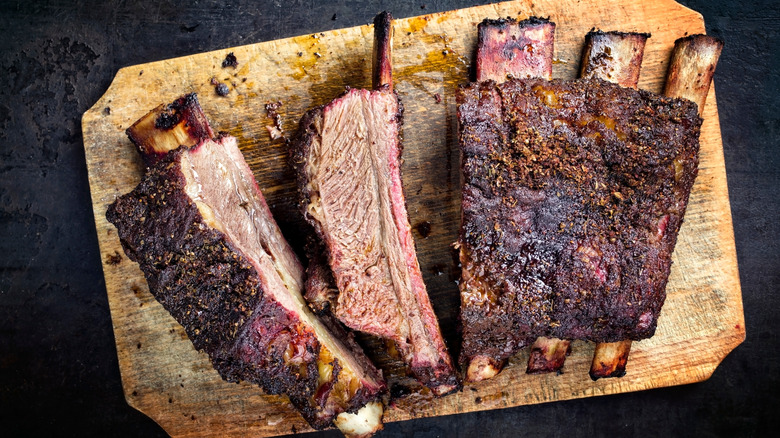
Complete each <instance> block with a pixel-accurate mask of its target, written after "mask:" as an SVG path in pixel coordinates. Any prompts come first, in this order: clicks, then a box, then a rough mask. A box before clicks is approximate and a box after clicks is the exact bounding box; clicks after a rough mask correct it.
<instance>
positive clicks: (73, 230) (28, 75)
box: [0, 0, 780, 437]
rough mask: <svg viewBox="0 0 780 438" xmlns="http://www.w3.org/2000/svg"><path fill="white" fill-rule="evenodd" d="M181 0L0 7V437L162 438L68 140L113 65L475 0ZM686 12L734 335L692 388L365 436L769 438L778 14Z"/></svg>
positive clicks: (777, 373)
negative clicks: (709, 109)
mask: <svg viewBox="0 0 780 438" xmlns="http://www.w3.org/2000/svg"><path fill="white" fill-rule="evenodd" d="M180 3H183V2H174V1H146V2H141V1H138V2H134V1H129V2H128V1H113V2H103V1H100V0H90V1H76V2H67V1H38V2H36V1H5V0H0V434H2V435H3V436H144V437H147V436H161V435H164V432H163V431H162V429H160V428H159V427H158V426H157V425H156V424H155V423H154V422H153V421H151V420H150V419H148V418H147V417H145V416H144V415H143V414H140V413H139V412H137V411H135V410H134V409H132V408H130V407H129V406H128V405H127V404H126V403H125V400H124V397H123V394H122V388H121V383H120V376H119V368H118V364H117V358H116V350H115V346H114V339H113V335H112V329H111V318H110V315H109V309H108V302H107V297H106V291H105V285H104V282H103V275H102V271H101V264H100V262H101V261H100V255H99V253H98V244H97V239H96V235H95V226H94V222H93V218H92V210H91V202H90V196H89V187H88V183H87V172H86V165H85V161H84V150H83V144H82V137H81V127H80V125H81V115H82V114H83V113H84V111H86V110H87V109H88V108H89V107H90V106H92V105H93V104H94V103H95V101H97V99H98V98H99V97H100V96H101V95H102V94H103V93H104V92H105V91H106V89H107V88H108V86H109V84H110V82H111V80H112V78H113V77H114V74H115V73H116V71H117V70H118V69H119V68H121V67H123V66H128V65H133V64H139V63H143V62H149V61H157V60H161V59H166V58H172V57H176V56H184V55H189V54H193V53H198V52H203V51H209V50H215V49H221V48H225V47H231V46H236V45H243V44H250V43H255V42H261V41H268V40H273V39H278V38H283V37H289V36H295V35H301V34H307V33H312V32H316V31H325V30H330V29H334V28H341V27H349V26H354V25H359V24H366V23H369V22H370V21H371V20H372V18H373V16H374V15H375V14H376V13H377V12H379V11H382V10H385V9H387V10H390V11H392V12H393V14H394V15H395V16H396V17H398V18H403V17H408V16H414V15H420V14H424V13H429V12H437V11H445V10H450V9H457V8H461V7H468V6H474V5H476V4H480V3H486V2H475V1H466V0H459V1H425V0H423V1H394V2H391V1H314V0H308V1H282V0H275V1H262V2H251V1H236V2H230V1H200V2H191V3H190V4H188V5H183V4H180ZM683 3H684V4H686V5H688V6H689V7H691V8H693V9H695V10H697V11H699V12H701V13H702V14H703V16H704V19H705V21H706V24H707V31H708V33H710V34H712V35H715V36H718V37H721V38H723V39H724V40H725V41H726V46H725V49H724V51H723V55H722V57H721V61H720V64H719V66H718V70H717V72H716V74H715V83H716V87H717V94H718V107H719V111H720V122H721V127H722V131H723V145H724V150H725V157H726V170H727V173H728V184H729V193H730V197H731V207H732V213H733V217H734V232H735V235H736V244H737V256H738V259H739V271H740V277H741V281H742V293H743V300H744V306H745V318H746V325H747V340H746V341H745V342H744V343H743V344H742V345H741V346H739V347H737V349H736V350H735V351H734V352H733V353H732V354H730V355H729V356H728V357H727V358H726V359H725V360H724V361H723V363H722V364H721V366H720V367H719V368H718V369H717V370H716V371H715V373H714V375H713V376H712V378H711V379H709V380H708V381H706V382H702V383H697V384H693V385H686V386H680V387H673V388H665V389H658V390H651V391H644V392H640V393H631V394H622V395H613V396H607V397H597V398H589V399H584V400H574V401H567V402H557V403H549V404H544V405H536V406H523V407H517V408H511V409H504V410H498V411H490V412H480V413H473V414H464V415H456V416H449V417H442V418H431V419H422V420H415V421H409V422H403V423H392V424H388V425H386V427H385V430H384V432H382V433H381V435H380V436H382V437H402V436H403V437H406V436H414V437H456V436H462V437H472V436H475V437H477V436H495V437H516V436H550V437H591V436H616V437H617V436H619V437H625V436H639V437H645V436H648V437H656V436H696V437H707V436H724V437H735V436H757V437H762V436H770V435H774V434H775V433H776V431H777V430H778V427H780V403H778V402H780V397H778V393H780V366H779V365H780V360H778V359H780V348H778V347H780V342H778V322H777V318H778V317H777V316H776V312H777V310H778V309H780V293H778V291H777V290H778V288H779V287H780V286H779V284H780V251H779V250H778V246H779V242H780V239H778V235H779V234H780V227H779V226H778V213H780V208H778V206H780V201H779V199H780V172H779V171H778V167H780V163H779V162H778V161H780V160H778V155H779V154H780V144H779V143H780V136H779V135H778V134H779V131H780V129H779V128H780V99H779V97H780V74H778V72H779V71H780V53H778V52H779V51H778V41H779V40H780V2H777V1H776V0H774V1H773V0H764V1H759V0H747V1H737V2H733V1H731V2H727V1H707V0H685V1H683ZM773 432H774V433H773ZM312 436H315V435H312ZM317 436H329V437H336V436H340V435H339V433H338V432H335V431H329V432H323V433H320V434H318V435H317Z"/></svg>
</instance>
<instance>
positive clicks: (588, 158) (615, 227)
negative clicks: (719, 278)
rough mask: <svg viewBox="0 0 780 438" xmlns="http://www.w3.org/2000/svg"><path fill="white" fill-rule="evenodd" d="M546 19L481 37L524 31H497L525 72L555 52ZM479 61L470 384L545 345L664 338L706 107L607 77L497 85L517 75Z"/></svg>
mask: <svg viewBox="0 0 780 438" xmlns="http://www.w3.org/2000/svg"><path fill="white" fill-rule="evenodd" d="M540 21H543V20H539V19H530V20H526V21H524V22H520V23H513V22H512V20H509V21H506V20H500V21H496V20H486V21H485V22H484V23H483V24H482V26H481V27H485V26H488V27H491V28H495V27H496V24H500V25H502V26H503V25H508V26H510V27H514V26H518V27H519V29H520V34H518V33H517V32H518V31H517V30H506V29H503V30H502V29H498V30H496V31H493V32H494V34H495V35H499V36H500V37H503V38H504V39H505V40H507V41H510V42H511V45H513V46H514V47H517V46H519V47H520V49H513V50H511V51H507V50H502V51H499V52H500V53H509V56H508V58H512V59H514V60H515V61H516V60H517V58H521V59H522V57H524V56H525V57H529V56H533V55H536V54H540V53H545V52H547V51H548V50H545V49H544V47H546V46H547V45H549V52H550V54H551V53H552V35H551V32H550V36H549V37H544V38H539V36H540V35H545V34H544V32H540V31H539V26H540ZM502 22H504V23H502ZM547 27H548V28H549V27H551V26H550V25H549V24H548V25H547ZM524 29H525V30H524ZM513 32H514V34H513ZM522 32H526V33H527V35H528V36H522V35H521V34H522ZM506 35H509V38H507V37H506ZM518 35H521V36H518ZM534 37H535V38H534ZM524 38H525V42H523V39H524ZM479 41H480V44H482V43H483V31H482V30H480V37H479ZM540 41H541V42H542V43H543V44H542V48H541V49H540V47H539V42H540ZM494 52H495V50H494ZM479 53H480V49H479V48H478V57H477V73H478V80H480V79H488V80H482V81H481V82H475V83H472V84H469V85H467V86H465V87H463V88H462V89H461V90H460V91H459V93H458V97H457V98H458V120H459V122H460V127H459V129H460V131H459V134H460V146H461V152H462V172H463V195H462V196H463V199H462V206H463V207H462V208H463V218H462V227H461V236H460V239H459V246H460V259H461V263H462V281H461V283H460V285H461V286H460V287H461V323H462V326H463V348H462V351H461V357H460V361H461V363H463V364H464V365H465V366H466V367H467V370H468V371H467V378H468V379H469V380H471V381H476V380H481V379H485V378H489V377H492V376H493V375H495V374H496V373H497V372H498V371H500V369H501V367H502V366H503V364H504V363H505V361H506V359H507V358H508V357H509V356H511V355H512V354H513V353H515V352H517V351H518V350H520V349H521V348H523V347H525V346H528V345H530V344H531V343H533V342H534V340H537V339H538V338H540V337H543V338H548V341H550V342H551V343H552V344H553V345H560V343H561V342H566V341H558V340H556V339H565V340H574V339H581V340H588V341H593V342H597V343H610V342H622V341H626V340H640V339H644V338H647V337H649V336H652V334H653V333H654V331H655V327H656V324H657V319H658V315H659V313H660V310H661V306H662V304H663V301H664V299H665V286H666V281H667V279H668V274H669V269H670V266H671V254H672V251H673V249H674V245H675V242H676V239H677V233H678V231H679V227H680V225H681V223H682V217H683V215H684V213H685V207H686V205H687V200H688V195H689V193H690V190H691V187H692V185H693V181H694V179H695V177H696V173H697V164H698V134H699V129H700V125H701V119H700V117H699V116H698V114H697V107H696V105H694V104H693V103H692V102H690V101H688V100H685V99H677V98H669V97H663V96H658V95H655V94H653V93H649V92H646V91H640V90H635V89H631V88H624V87H621V86H619V85H617V84H612V83H609V82H606V81H604V80H602V79H599V78H598V77H600V76H603V74H600V73H598V71H597V69H591V71H595V73H593V74H589V75H588V76H595V77H590V78H583V79H579V80H574V81H565V80H558V79H554V80H549V77H548V78H530V77H528V76H531V75H530V74H523V72H520V74H517V72H513V71H510V72H508V73H509V74H510V76H514V77H510V78H509V79H508V80H506V81H504V82H501V83H498V81H501V80H503V79H505V78H506V74H504V75H498V76H496V75H494V76H493V77H488V78H484V77H479V76H480V72H481V71H483V69H480V67H479V66H480V63H481V58H480V55H479ZM640 59H641V58H640ZM549 60H550V62H551V55H550V58H549ZM640 62H641V61H640ZM520 64H521V65H522V63H520ZM527 64H531V63H530V62H529V63H527ZM537 64H538V63H537ZM591 67H595V65H592V66H591ZM636 71H637V72H638V65H637V67H636ZM504 73H506V71H505V72H504ZM616 76H620V75H616ZM629 76H630V75H629ZM607 79H611V78H607ZM628 85H631V84H628ZM549 338H552V339H549ZM565 347H566V348H563V349H562V351H563V352H564V355H563V357H564V358H565V351H566V350H567V349H568V346H567V345H566V346H565ZM561 364H562V362H561ZM529 368H530V366H529Z"/></svg>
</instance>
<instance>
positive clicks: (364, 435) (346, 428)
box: [333, 402, 384, 438]
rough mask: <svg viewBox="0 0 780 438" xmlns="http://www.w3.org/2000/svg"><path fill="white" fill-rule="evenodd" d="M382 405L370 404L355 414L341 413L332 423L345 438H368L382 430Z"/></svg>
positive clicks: (378, 403) (377, 403)
mask: <svg viewBox="0 0 780 438" xmlns="http://www.w3.org/2000/svg"><path fill="white" fill-rule="evenodd" d="M383 413H384V410H383V408H382V403H380V402H371V403H368V404H366V405H365V406H363V407H362V408H360V409H359V410H358V411H357V412H356V413H354V414H351V413H349V412H342V413H341V414H339V416H338V417H336V419H335V420H334V421H333V423H334V424H335V425H336V427H337V428H338V429H339V430H340V431H341V433H343V434H344V436H346V437H347V438H368V437H370V436H371V435H373V434H375V433H376V432H378V431H379V430H381V429H382V427H383V426H382V415H383Z"/></svg>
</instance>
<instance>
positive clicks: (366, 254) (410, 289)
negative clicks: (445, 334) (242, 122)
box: [291, 86, 458, 395]
mask: <svg viewBox="0 0 780 438" xmlns="http://www.w3.org/2000/svg"><path fill="white" fill-rule="evenodd" d="M401 112H402V108H401V105H400V102H399V100H398V97H397V95H396V94H395V92H393V91H392V90H390V88H389V87H388V86H383V87H380V88H379V89H377V90H373V91H369V90H358V89H351V90H348V91H347V92H346V93H345V94H344V95H343V96H341V97H339V98H337V99H336V100H334V101H332V102H331V103H329V104H328V105H326V106H323V107H319V108H315V109H313V110H311V111H309V112H308V113H306V115H305V116H304V117H303V119H302V121H301V123H300V128H299V131H298V133H297V135H296V137H295V138H294V139H293V140H292V141H291V146H292V149H291V151H292V157H293V158H292V162H293V165H294V167H295V168H296V172H297V174H298V183H299V189H300V192H301V193H302V197H303V200H304V201H303V204H304V211H305V216H306V218H307V220H308V221H309V222H310V223H311V224H312V225H313V226H314V228H315V230H316V232H317V235H318V236H319V237H320V238H321V240H322V242H323V244H324V245H323V246H324V247H325V250H326V253H327V260H328V264H329V266H330V268H331V271H332V274H333V278H334V280H335V283H336V286H337V288H338V296H337V297H335V299H332V298H331V299H330V302H331V304H332V306H331V311H332V312H333V313H334V314H335V315H336V317H338V319H339V320H341V321H342V322H343V323H344V324H346V325H347V326H348V327H350V328H353V329H355V330H360V331H363V332H366V333H369V334H372V335H375V336H379V337H383V338H386V339H391V340H393V341H395V343H396V345H397V346H398V350H399V351H400V352H401V354H402V356H403V358H404V360H405V361H406V363H407V364H409V366H410V368H411V371H412V374H413V375H414V376H415V377H417V378H418V379H419V380H420V381H421V382H422V383H423V384H424V385H426V386H428V387H430V388H431V389H432V390H433V391H434V393H436V394H440V395H441V394H445V393H447V392H450V391H451V390H453V389H455V388H457V387H458V382H457V379H456V375H455V371H454V368H453V366H452V364H451V360H450V358H449V355H448V353H447V349H446V346H445V345H444V341H443V338H442V336H441V333H440V331H439V325H438V321H437V319H436V315H435V314H434V312H433V308H432V306H431V303H430V300H429V298H428V293H427V291H426V288H425V285H424V284H423V279H422V274H421V272H420V267H419V264H418V262H417V256H416V253H415V248H414V242H413V241H412V236H411V229H410V226H409V220H408V218H407V215H406V205H405V200H404V195H403V187H402V184H401V177H400V164H401V144H400V141H399V129H400V124H401Z"/></svg>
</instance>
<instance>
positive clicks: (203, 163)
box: [106, 95, 385, 436]
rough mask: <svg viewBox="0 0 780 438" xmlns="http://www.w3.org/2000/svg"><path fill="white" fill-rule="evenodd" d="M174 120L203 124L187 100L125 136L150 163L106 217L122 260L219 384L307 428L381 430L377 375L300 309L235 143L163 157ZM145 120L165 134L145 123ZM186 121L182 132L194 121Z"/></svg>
mask: <svg viewBox="0 0 780 438" xmlns="http://www.w3.org/2000/svg"><path fill="white" fill-rule="evenodd" d="M183 110H185V111H184V112H185V113H187V112H195V113H198V114H200V115H201V116H202V112H201V110H200V106H199V105H198V104H197V99H195V97H194V95H191V96H187V97H185V98H182V99H179V100H177V101H176V102H175V103H174V104H172V105H169V106H164V107H158V108H157V109H155V110H154V111H153V112H152V113H150V115H147V116H146V117H145V118H143V119H141V121H139V122H142V121H143V123H140V124H136V125H134V126H133V127H132V128H131V129H130V131H131V132H130V133H131V139H134V140H135V139H138V138H142V137H148V138H152V137H154V138H156V139H157V140H159V141H156V142H154V145H156V146H152V147H150V148H145V147H141V146H140V145H139V150H141V151H142V154H144V156H145V158H146V159H147V160H146V161H147V162H150V163H153V164H152V166H151V167H150V168H148V169H147V171H146V173H145V175H144V176H143V178H142V181H141V183H140V184H139V185H138V187H136V188H135V189H134V190H133V191H132V192H130V193H128V194H126V195H124V196H121V197H119V198H118V199H117V200H116V201H115V202H114V203H113V204H112V205H111V206H109V208H108V212H107V214H106V217H107V218H108V220H109V221H110V222H112V223H113V224H114V225H116V227H117V229H118V235H119V238H120V240H121V243H122V246H123V248H124V250H125V252H126V253H127V255H128V257H129V258H130V259H131V260H133V261H135V262H137V263H138V264H139V265H140V267H141V270H142V271H143V272H144V274H145V276H146V279H147V282H148V284H149V289H150V291H151V293H152V294H153V295H154V296H155V298H156V299H157V300H158V301H159V302H160V303H161V304H162V305H163V307H165V309H166V310H168V311H169V312H170V313H171V315H173V317H174V318H175V319H176V320H177V321H178V322H179V323H180V324H181V325H182V326H183V327H184V329H185V331H186V333H187V335H188V337H189V338H190V340H191V341H192V343H193V344H194V346H195V348H197V349H198V350H202V351H205V352H206V353H207V354H208V355H209V358H210V359H211V361H212V363H213V365H214V368H215V369H216V370H217V371H218V372H219V374H220V375H221V376H222V377H223V378H224V379H226V380H228V381H231V382H233V381H239V380H245V381H248V382H252V383H255V384H258V385H259V386H260V387H261V388H262V389H263V390H265V391H266V392H267V393H269V394H287V395H288V396H289V397H290V400H291V401H292V403H293V404H294V405H295V406H296V407H297V408H298V409H299V410H300V412H301V414H302V415H303V416H304V418H305V419H306V420H307V421H308V422H309V423H310V424H311V425H312V426H313V427H316V428H323V427H327V426H329V425H331V424H332V423H333V422H334V421H336V422H337V423H338V422H343V421H347V420H350V419H353V420H354V419H355V418H354V417H355V416H354V415H352V414H349V413H350V412H352V413H354V412H356V411H359V414H360V415H361V416H362V417H370V418H371V421H372V422H373V423H374V424H373V426H374V427H373V430H376V428H378V427H381V420H380V419H381V405H380V404H379V403H378V402H377V400H378V397H379V396H380V395H381V393H382V392H383V391H384V390H385V383H384V381H383V379H382V376H381V373H380V372H379V371H377V370H376V369H375V367H374V366H373V365H372V364H371V363H370V361H369V360H368V359H367V358H366V357H365V355H364V354H363V353H362V351H361V350H360V349H359V348H358V347H357V344H356V343H355V342H354V341H352V339H351V338H350V337H349V336H347V335H346V334H345V333H344V332H343V329H341V328H340V326H338V325H337V324H332V323H329V322H328V321H320V320H318V319H317V318H316V317H315V316H314V315H313V314H312V312H311V311H310V310H309V308H308V306H307V305H306V302H305V301H304V299H303V297H302V292H303V289H304V271H303V268H302V266H301V264H300V262H299V261H298V259H297V257H296V255H295V253H294V252H293V251H292V249H291V248H290V246H289V245H288V244H287V242H286V241H285V239H284V237H283V236H282V234H281V232H280V230H279V228H278V226H277V224H276V222H275V221H274V219H273V217H272V216H271V212H270V210H269V209H268V206H267V204H266V202H265V199H264V198H263V195H262V193H261V192H260V190H259V188H258V186H257V184H256V182H255V180H254V177H253V175H252V172H251V170H250V169H249V167H248V166H247V164H246V162H245V161H244V158H243V156H242V154H241V151H240V150H239V149H238V147H237V144H236V139H235V138H233V137H230V136H219V137H217V138H214V139H211V138H195V136H190V137H188V142H184V143H185V144H187V143H190V144H194V146H192V147H191V148H187V147H179V148H176V149H174V150H172V151H170V152H168V153H166V154H165V155H164V156H163V155H162V154H163V153H164V152H165V148H170V147H171V145H173V144H175V142H172V141H170V139H168V140H166V139H165V138H164V137H165V136H166V135H175V134H172V132H180V130H177V129H175V128H174V127H175V126H181V125H179V122H181V121H182V120H185V119H187V118H183V117H182V111H183ZM154 119H156V120H158V121H160V120H168V122H169V123H167V124H164V123H156V124H154V123H153V124H150V123H147V122H149V121H150V120H154ZM188 120H189V121H188V122H182V123H184V124H186V123H192V120H196V119H188ZM199 120H202V121H203V123H207V122H206V121H205V120H206V119H205V117H202V118H201V119H199ZM201 128H202V129H199V130H198V129H195V130H194V131H191V132H199V133H203V134H204V135H203V137H205V136H206V135H207V134H208V133H211V132H212V131H211V129H210V128H209V127H208V125H207V124H206V125H203V126H201ZM188 129H194V128H193V127H192V126H188ZM172 130H173V131H172ZM199 135H200V134H199ZM161 156H162V157H163V158H160V157H161ZM150 157H152V158H153V159H152V160H148V158H150ZM377 409H378V411H377ZM353 422H354V421H353ZM358 422H359V421H358ZM340 427H341V428H342V430H345V431H346V432H347V433H349V431H350V430H351V429H350V428H349V425H347V426H344V425H341V426H340ZM362 432H366V430H365V429H364V430H362ZM362 432H361V433H356V434H355V435H356V436H357V435H360V434H362Z"/></svg>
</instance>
